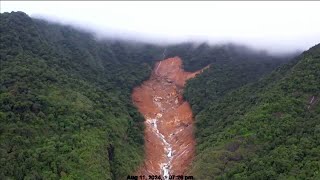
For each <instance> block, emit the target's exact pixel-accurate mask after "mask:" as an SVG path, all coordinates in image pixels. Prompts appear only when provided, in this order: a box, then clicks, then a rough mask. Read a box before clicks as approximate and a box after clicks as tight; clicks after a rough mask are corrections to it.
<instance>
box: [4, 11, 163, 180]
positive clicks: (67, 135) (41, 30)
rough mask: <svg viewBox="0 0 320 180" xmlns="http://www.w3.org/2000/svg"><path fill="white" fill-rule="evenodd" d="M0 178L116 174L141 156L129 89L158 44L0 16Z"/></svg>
mask: <svg viewBox="0 0 320 180" xmlns="http://www.w3.org/2000/svg"><path fill="white" fill-rule="evenodd" d="M0 16H1V17H0V19H1V21H0V23H1V24H0V27H1V29H0V35H1V36H0V38H1V39H0V42H1V48H0V57H1V63H0V64H1V75H0V84H1V86H0V142H1V143H0V144H1V145H0V157H1V159H0V169H1V171H0V179H7V178H13V179H39V178H40V179H59V178H71V179H79V178H80V179H81V178H83V179H119V178H120V177H124V176H127V175H128V174H131V173H132V172H134V171H135V168H136V167H137V166H138V165H139V164H140V163H141V162H142V160H143V142H144V141H143V124H142V122H143V118H142V117H141V116H140V114H139V113H138V111H137V110H136V109H135V108H134V107H133V105H132V103H131V98H130V94H131V92H130V91H131V89H132V88H133V87H134V86H136V85H138V84H140V83H141V82H142V81H143V80H145V79H146V78H148V76H149V74H150V72H151V67H152V65H153V64H152V60H156V59H157V57H156V56H157V54H158V55H161V52H160V50H161V51H162V49H160V48H156V47H153V46H151V45H144V44H134V45H133V44H130V43H126V42H116V41H114V42H111V41H103V42H97V41H95V40H94V38H93V36H92V35H91V34H88V33H85V32H81V31H77V30H75V29H74V28H72V27H67V26H61V25H57V24H50V23H48V22H45V21H42V20H36V19H31V18H30V17H28V16H27V15H26V14H24V13H22V12H13V13H3V14H1V15H0Z"/></svg>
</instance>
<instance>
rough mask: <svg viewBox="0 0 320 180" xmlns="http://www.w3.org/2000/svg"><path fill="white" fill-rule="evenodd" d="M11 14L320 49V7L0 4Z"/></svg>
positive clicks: (158, 36) (168, 37)
mask: <svg viewBox="0 0 320 180" xmlns="http://www.w3.org/2000/svg"><path fill="white" fill-rule="evenodd" d="M11 11H23V12H25V13H27V14H28V15H30V16H32V17H42V18H49V19H50V20H53V21H58V22H62V23H65V24H73V25H77V26H81V27H84V28H87V29H89V30H93V31H94V32H96V33H98V35H99V36H112V37H125V38H130V39H135V40H142V41H148V42H162V43H163V42H165V43H168V42H169V43H171V42H182V41H189V40H190V41H191V40H192V41H207V42H209V43H211V44H215V43H220V42H236V43H241V44H245V45H249V46H251V47H255V48H260V49H267V50H268V51H271V52H288V51H294V50H298V49H300V50H306V49H308V48H309V47H311V46H313V45H315V44H317V43H320V1H309V2H303V1H299V2H298V1H293V2H287V1H284V2H276V1H264V2H257V1H256V2H252V1H247V2H245V1H240V2H239V1H237V2H231V1H227V2H222V1H220V2H210V1H201V2H197V1H191V2H190V1H187V2H181V1H176V2H170V1H156V2H146V1H142V2H138V1H131V2H124V1H120V2H115V1H114V2H110V1H95V2H90V1H79V2H76V1H71V2H67V1H60V2H54V1H42V2H36V1H31V2H27V1H23V2H19V1H12V2H10V1H1V12H11Z"/></svg>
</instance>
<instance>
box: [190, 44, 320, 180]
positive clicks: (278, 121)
mask: <svg viewBox="0 0 320 180" xmlns="http://www.w3.org/2000/svg"><path fill="white" fill-rule="evenodd" d="M200 76H201V75H200ZM200 76H199V77H200ZM207 80H208V81H209V79H207ZM193 81H197V78H195V79H194V80H193ZM191 86H192V84H190V86H189V87H187V88H195V87H191ZM196 88H200V89H201V88H205V86H202V87H199V84H198V85H197V87H196ZM190 96H192V95H190ZM319 96H320V45H317V46H315V47H313V48H311V49H310V50H309V51H306V52H304V53H303V54H302V55H300V56H299V57H297V58H296V59H295V60H294V61H292V62H291V63H289V64H287V65H285V66H282V67H280V68H278V69H277V70H276V71H274V72H273V73H272V74H271V75H269V76H267V77H266V78H263V79H262V80H260V81H259V82H257V83H253V84H251V85H247V86H244V87H242V88H240V89H239V90H235V91H233V92H231V93H228V94H226V95H225V96H224V97H223V98H221V99H220V100H218V101H211V102H210V103H208V104H209V105H208V106H207V107H206V108H205V109H203V110H202V111H201V112H200V113H199V114H198V115H197V116H196V118H195V119H196V141H197V148H196V154H197V155H196V160H195V162H194V163H193V166H192V168H191V169H190V173H193V174H194V175H195V177H196V179H319V178H320V164H319V162H320V151H319V150H320V141H319V135H320V132H319V126H320V105H319ZM187 100H188V98H187ZM200 101H201V99H200Z"/></svg>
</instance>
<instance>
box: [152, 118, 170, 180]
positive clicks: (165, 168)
mask: <svg viewBox="0 0 320 180" xmlns="http://www.w3.org/2000/svg"><path fill="white" fill-rule="evenodd" d="M157 121H158V119H157V118H155V119H147V123H149V124H150V125H151V126H152V127H153V131H154V132H155V134H156V135H157V136H158V137H159V138H160V139H161V141H162V143H163V144H164V147H165V148H164V149H165V152H166V162H165V163H161V164H160V167H161V172H160V174H161V175H162V176H163V177H164V179H165V180H168V179H169V173H170V166H171V160H172V147H171V144H169V143H168V142H167V140H166V139H165V137H164V135H163V134H162V133H160V131H159V129H158V126H157Z"/></svg>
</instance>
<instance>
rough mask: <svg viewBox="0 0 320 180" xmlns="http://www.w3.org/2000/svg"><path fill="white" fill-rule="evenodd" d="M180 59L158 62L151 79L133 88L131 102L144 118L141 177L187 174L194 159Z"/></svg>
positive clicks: (189, 75) (185, 73)
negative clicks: (183, 94)
mask: <svg viewBox="0 0 320 180" xmlns="http://www.w3.org/2000/svg"><path fill="white" fill-rule="evenodd" d="M181 65H182V60H181V59H180V58H178V57H174V58H169V59H166V60H163V61H160V62H158V63H157V64H156V65H155V68H154V70H153V73H152V75H151V77H150V79H149V80H147V81H145V82H144V83H143V84H142V85H141V86H139V87H137V88H135V89H134V91H133V93H132V99H133V101H134V104H135V105H136V106H137V107H138V109H139V111H140V112H141V113H142V114H143V115H144V118H145V125H146V129H145V152H146V157H145V161H144V164H143V166H142V167H141V168H140V170H139V171H138V172H137V174H138V175H145V177H148V175H161V176H162V178H164V179H169V175H178V174H184V173H185V170H186V168H187V167H188V166H189V165H190V162H191V161H192V158H193V156H194V148H195V143H194V138H193V115H192V111H191V108H190V106H189V104H188V103H187V102H185V101H184V100H183V98H182V90H183V87H184V84H185V82H186V80H188V79H190V78H193V77H194V76H195V75H196V74H198V73H200V72H201V71H197V72H194V73H190V72H185V71H184V70H183V69H182V67H181Z"/></svg>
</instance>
